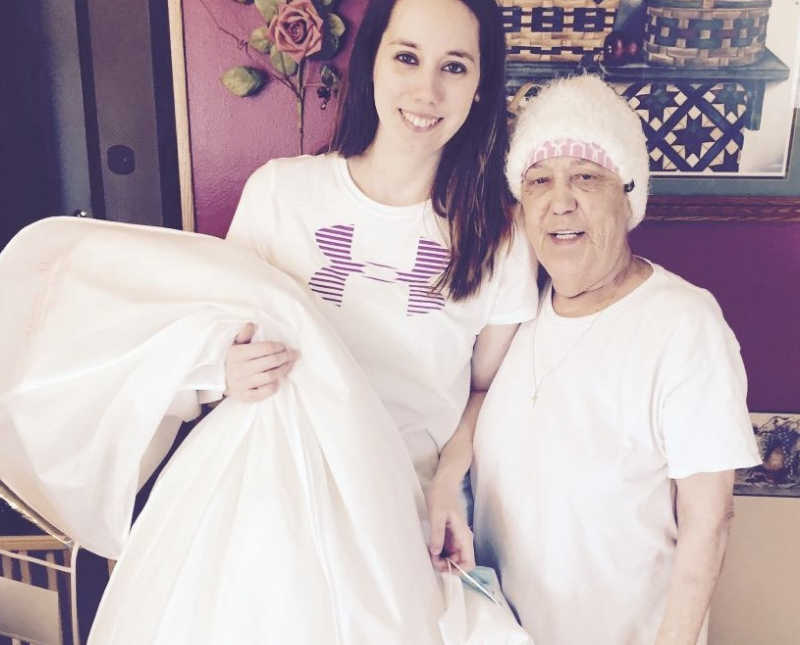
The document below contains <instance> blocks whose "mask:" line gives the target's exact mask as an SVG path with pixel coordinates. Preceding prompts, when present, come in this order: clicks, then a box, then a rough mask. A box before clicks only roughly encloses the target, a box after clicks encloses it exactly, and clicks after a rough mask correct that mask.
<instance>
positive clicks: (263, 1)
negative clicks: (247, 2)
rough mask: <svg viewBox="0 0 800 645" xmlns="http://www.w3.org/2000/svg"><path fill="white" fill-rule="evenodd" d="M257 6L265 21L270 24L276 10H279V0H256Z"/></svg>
mask: <svg viewBox="0 0 800 645" xmlns="http://www.w3.org/2000/svg"><path fill="white" fill-rule="evenodd" d="M255 1H256V7H257V8H258V10H259V11H260V12H261V15H262V16H263V17H264V22H266V23H267V24H269V21H270V20H272V17H273V16H274V15H275V12H276V11H278V0H255Z"/></svg>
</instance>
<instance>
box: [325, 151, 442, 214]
mask: <svg viewBox="0 0 800 645" xmlns="http://www.w3.org/2000/svg"><path fill="white" fill-rule="evenodd" d="M334 162H335V167H336V174H337V176H338V177H339V180H340V181H341V182H342V184H343V186H344V188H345V190H346V191H347V192H348V194H349V195H350V196H351V197H353V199H355V200H356V201H357V202H358V203H359V204H360V205H362V206H366V207H367V208H369V210H370V211H372V212H374V213H376V214H379V215H383V216H385V217H391V218H393V219H398V218H408V219H411V218H416V217H420V216H421V215H422V214H423V213H424V212H425V211H426V209H427V208H429V207H430V205H431V200H430V199H426V200H425V201H422V202H417V203H416V204H409V205H408V206H391V205H389V204H382V203H381V202H378V201H375V200H374V199H372V198H371V197H369V196H367V195H365V194H364V192H363V191H362V190H361V189H360V188H359V187H358V185H357V184H356V182H355V181H354V180H353V177H352V175H351V174H350V169H349V168H348V167H347V159H345V158H344V157H342V156H341V155H336V157H335V158H334Z"/></svg>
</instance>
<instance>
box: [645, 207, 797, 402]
mask: <svg viewBox="0 0 800 645" xmlns="http://www.w3.org/2000/svg"><path fill="white" fill-rule="evenodd" d="M632 242H633V247H634V250H635V251H636V252H637V253H638V254H640V255H643V256H645V257H647V258H649V259H651V260H653V261H654V262H657V263H659V264H661V265H663V266H664V267H666V268H668V269H670V270H671V271H674V272H675V273H677V274H679V275H681V276H683V277H684V278H686V279H687V280H689V281H690V282H693V283H694V284H697V285H700V286H702V287H705V288H706V289H708V290H709V291H711V293H713V294H714V295H715V296H716V298H717V300H718V301H719V303H720V306H721V307H722V310H723V312H724V314H725V318H726V319H727V321H728V324H729V325H730V326H731V328H732V329H733V331H734V333H735V334H736V337H737V338H738V339H739V343H740V345H741V347H742V355H743V357H744V361H745V366H746V367H747V374H748V378H749V381H750V392H749V396H748V404H749V407H750V409H751V410H753V411H764V412H781V411H783V412H797V411H799V410H800V224H788V223H787V224H752V223H732V222H724V223H723V222H697V223H644V224H642V225H641V226H640V227H639V228H638V229H636V230H635V231H634V232H633V234H632Z"/></svg>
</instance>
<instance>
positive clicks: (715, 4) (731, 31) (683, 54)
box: [644, 0, 771, 68]
mask: <svg viewBox="0 0 800 645" xmlns="http://www.w3.org/2000/svg"><path fill="white" fill-rule="evenodd" d="M770 4H771V2H770V0H648V4H647V22H646V25H645V38H644V52H645V57H646V59H647V62H648V63H650V64H651V65H669V66H671V67H704V68H709V67H735V66H740V65H750V64H751V63H755V62H756V61H758V59H759V58H761V56H762V55H763V54H764V43H765V40H766V36H767V20H768V19H769V8H770Z"/></svg>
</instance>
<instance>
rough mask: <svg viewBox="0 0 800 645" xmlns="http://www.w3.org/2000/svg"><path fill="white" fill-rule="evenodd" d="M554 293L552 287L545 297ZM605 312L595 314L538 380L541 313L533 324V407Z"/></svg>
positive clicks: (550, 296) (602, 310) (549, 296)
mask: <svg viewBox="0 0 800 645" xmlns="http://www.w3.org/2000/svg"><path fill="white" fill-rule="evenodd" d="M552 293H553V292H552V287H551V288H550V290H549V292H548V293H547V294H546V295H545V298H552ZM552 306H553V305H552V301H551V303H550V307H551V308H552ZM604 311H605V309H601V310H600V311H598V312H597V313H596V314H594V317H593V318H592V321H591V322H590V323H589V324H588V325H587V326H586V329H584V330H583V331H582V332H581V333H580V335H579V336H578V337H577V338H576V339H575V341H574V342H573V343H572V345H570V347H569V349H567V351H566V352H565V353H564V354H562V356H561V358H560V359H559V360H558V362H557V363H555V365H553V366H552V367H551V368H550V369H549V370H547V371H546V372H545V373H544V374H542V375H541V377H539V378H537V374H536V331H537V329H538V328H539V320H540V318H541V313H540V314H539V316H537V317H536V320H535V321H534V323H533V339H532V345H533V357H532V358H533V360H532V361H531V363H532V364H533V393H532V394H531V405H532V406H535V405H536V401H537V400H538V398H539V392H540V391H541V389H542V386H543V385H544V383H545V382H546V381H547V379H548V378H550V377H551V376H552V375H553V374H554V373H555V372H556V371H558V370H559V369H560V368H561V366H562V365H564V363H566V362H567V359H568V358H569V357H570V356H572V353H573V351H575V348H576V347H578V346H579V345H581V344H582V343H583V341H584V339H585V338H586V337H587V336H588V335H589V332H591V331H592V329H594V326H595V325H596V324H597V321H598V320H600V318H602V317H603V312H604Z"/></svg>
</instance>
